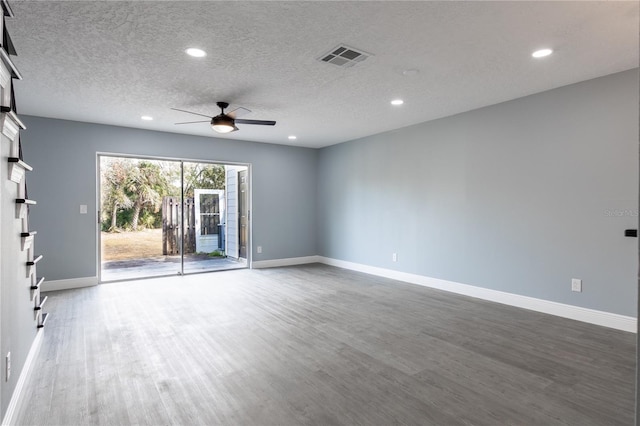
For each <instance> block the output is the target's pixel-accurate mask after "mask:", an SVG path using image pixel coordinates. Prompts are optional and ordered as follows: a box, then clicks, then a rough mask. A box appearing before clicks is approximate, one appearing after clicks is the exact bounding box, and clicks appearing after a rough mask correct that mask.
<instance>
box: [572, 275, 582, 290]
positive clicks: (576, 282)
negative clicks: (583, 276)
mask: <svg viewBox="0 0 640 426" xmlns="http://www.w3.org/2000/svg"><path fill="white" fill-rule="evenodd" d="M571 291H577V292H582V280H580V279H578V278H572V279H571Z"/></svg>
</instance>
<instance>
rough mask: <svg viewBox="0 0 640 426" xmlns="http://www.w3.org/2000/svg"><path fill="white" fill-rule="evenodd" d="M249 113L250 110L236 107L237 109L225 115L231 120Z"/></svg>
mask: <svg viewBox="0 0 640 426" xmlns="http://www.w3.org/2000/svg"><path fill="white" fill-rule="evenodd" d="M250 112H251V110H250V109H247V108H243V107H238V108H236V109H234V110H233V111H231V112H227V113H226V115H228V116H229V117H231V118H238V117H242V116H244V115H247V114H249V113H250Z"/></svg>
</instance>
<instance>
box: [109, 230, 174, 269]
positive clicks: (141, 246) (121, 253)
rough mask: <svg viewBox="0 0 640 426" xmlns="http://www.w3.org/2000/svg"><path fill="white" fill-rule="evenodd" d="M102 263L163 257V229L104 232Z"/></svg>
mask: <svg viewBox="0 0 640 426" xmlns="http://www.w3.org/2000/svg"><path fill="white" fill-rule="evenodd" d="M101 239H102V261H109V260H127V259H141V258H142V259H144V258H148V257H157V256H162V229H145V230H143V231H135V232H133V231H132V232H103V233H102V235H101Z"/></svg>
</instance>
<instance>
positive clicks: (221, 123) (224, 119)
mask: <svg viewBox="0 0 640 426" xmlns="http://www.w3.org/2000/svg"><path fill="white" fill-rule="evenodd" d="M216 105H218V107H219V108H220V114H218V115H216V116H215V117H212V118H211V128H212V129H213V130H215V131H216V132H218V133H231V132H235V131H236V130H239V129H238V127H236V123H239V124H257V125H260V126H275V125H276V122H275V121H271V120H244V119H238V118H235V117H236V114H237V113H238V112H243V111H244V112H251V111H250V110H248V109H246V108H242V107H239V108H237V109H235V110H233V111H231V112H230V113H229V114H225V113H224V110H225V109H226V108H228V107H229V103H228V102H216ZM171 109H172V110H174V111H181V112H186V113H189V114H195V115H200V116H203V117H210V116H208V115H204V114H200V113H198V112H192V111H186V110H183V109H178V108H171ZM207 121H208V120H207ZM203 122H204V121H189V122H185V123H176V124H192V123H203Z"/></svg>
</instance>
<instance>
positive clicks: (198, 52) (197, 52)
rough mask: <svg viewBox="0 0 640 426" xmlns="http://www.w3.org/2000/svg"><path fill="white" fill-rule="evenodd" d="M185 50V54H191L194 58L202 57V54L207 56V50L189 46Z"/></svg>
mask: <svg viewBox="0 0 640 426" xmlns="http://www.w3.org/2000/svg"><path fill="white" fill-rule="evenodd" d="M185 52H186V53H187V55H190V56H193V57H194V58H202V57H203V56H207V52H205V51H204V50H202V49H198V48H195V47H190V48H188V49H187V50H185Z"/></svg>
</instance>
